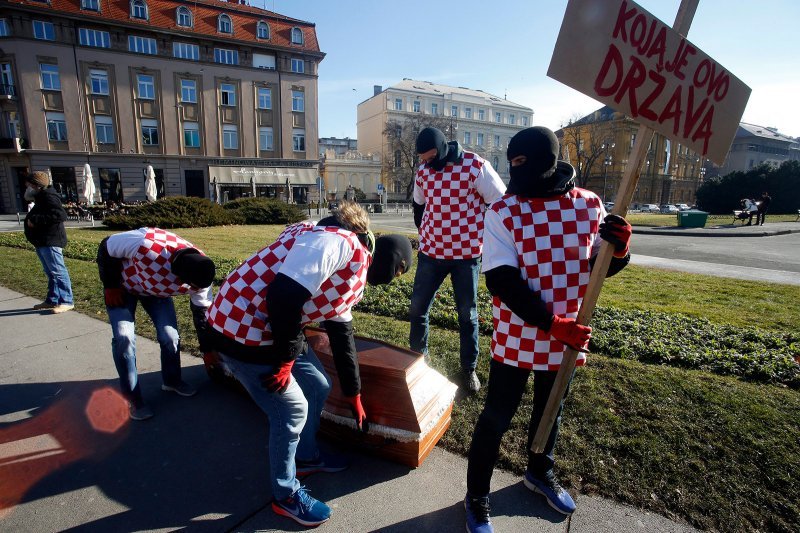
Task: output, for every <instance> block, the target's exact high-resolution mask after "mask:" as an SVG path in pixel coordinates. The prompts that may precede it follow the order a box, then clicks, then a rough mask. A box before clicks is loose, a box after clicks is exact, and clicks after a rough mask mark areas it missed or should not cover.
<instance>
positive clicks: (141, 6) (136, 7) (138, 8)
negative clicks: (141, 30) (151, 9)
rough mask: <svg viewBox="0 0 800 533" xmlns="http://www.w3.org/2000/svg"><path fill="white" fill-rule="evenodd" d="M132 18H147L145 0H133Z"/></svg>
mask: <svg viewBox="0 0 800 533" xmlns="http://www.w3.org/2000/svg"><path fill="white" fill-rule="evenodd" d="M131 18H135V19H142V20H147V4H145V3H144V0H131Z"/></svg>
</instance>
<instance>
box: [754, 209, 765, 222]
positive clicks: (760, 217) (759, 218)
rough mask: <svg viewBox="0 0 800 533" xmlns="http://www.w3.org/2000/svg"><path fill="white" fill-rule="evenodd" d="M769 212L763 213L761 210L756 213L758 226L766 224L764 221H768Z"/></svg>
mask: <svg viewBox="0 0 800 533" xmlns="http://www.w3.org/2000/svg"><path fill="white" fill-rule="evenodd" d="M767 211H768V210H767V209H764V210H763V211H762V210H760V209H759V211H758V213H756V226H758V225H760V224H764V221H765V220H766V219H767Z"/></svg>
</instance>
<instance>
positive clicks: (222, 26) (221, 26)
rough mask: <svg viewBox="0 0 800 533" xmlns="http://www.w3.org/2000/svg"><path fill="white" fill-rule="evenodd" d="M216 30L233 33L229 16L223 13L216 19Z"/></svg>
mask: <svg viewBox="0 0 800 533" xmlns="http://www.w3.org/2000/svg"><path fill="white" fill-rule="evenodd" d="M217 31H219V32H220V33H233V22H231V18H230V17H229V16H228V15H226V14H225V13H223V14H222V15H220V16H219V18H218V19H217Z"/></svg>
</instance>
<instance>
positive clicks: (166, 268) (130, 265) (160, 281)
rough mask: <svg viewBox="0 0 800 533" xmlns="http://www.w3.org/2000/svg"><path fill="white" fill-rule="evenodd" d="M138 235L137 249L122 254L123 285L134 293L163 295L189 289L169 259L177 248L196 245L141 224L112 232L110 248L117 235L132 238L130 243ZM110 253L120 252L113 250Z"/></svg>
mask: <svg viewBox="0 0 800 533" xmlns="http://www.w3.org/2000/svg"><path fill="white" fill-rule="evenodd" d="M135 237H138V238H139V243H138V246H135V250H136V251H135V252H133V253H132V254H128V255H127V256H125V257H123V258H122V286H123V287H125V289H126V290H128V291H129V292H131V293H133V294H146V295H148V296H158V297H160V298H166V297H169V296H175V295H178V294H186V293H188V292H190V290H191V287H190V286H189V285H187V284H185V283H179V282H178V278H177V277H176V276H175V274H173V273H172V270H171V269H170V262H169V261H170V258H171V257H172V254H173V253H175V252H177V251H178V250H182V249H183V248H196V247H195V246H194V245H193V244H192V243H190V242H189V241H187V240H185V239H183V238H181V237H178V236H177V235H175V234H174V233H171V232H169V231H165V230H163V229H160V228H141V229H139V230H134V231H130V232H126V233H120V234H117V235H112V236H111V237H109V240H108V248H109V250H110V251H112V250H114V249H115V243H114V239H115V238H118V239H120V240H127V241H129V242H127V243H126V245H128V246H129V245H130V240H131V239H132V238H135ZM130 249H131V250H133V249H134V248H133V247H131V248H130ZM198 251H199V250H198ZM200 253H203V252H200ZM111 254H112V256H119V255H120V254H118V253H115V252H113V251H112V252H111Z"/></svg>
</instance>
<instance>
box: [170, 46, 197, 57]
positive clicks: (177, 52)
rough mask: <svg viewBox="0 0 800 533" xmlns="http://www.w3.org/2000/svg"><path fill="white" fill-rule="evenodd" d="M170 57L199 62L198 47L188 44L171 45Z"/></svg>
mask: <svg viewBox="0 0 800 533" xmlns="http://www.w3.org/2000/svg"><path fill="white" fill-rule="evenodd" d="M172 55H173V56H175V57H177V58H180V59H190V60H192V61H199V60H200V47H199V46H197V45H196V44H189V43H172Z"/></svg>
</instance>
